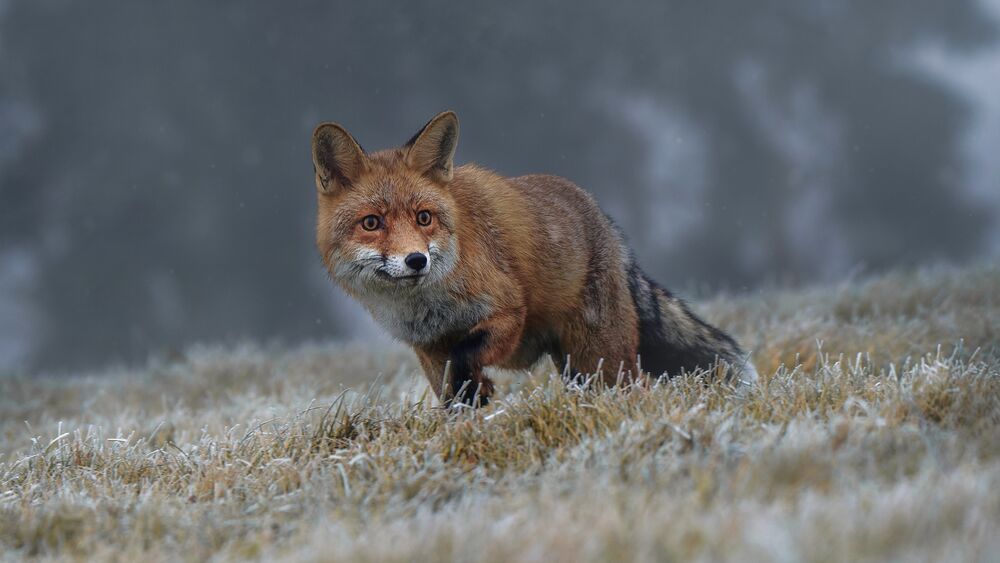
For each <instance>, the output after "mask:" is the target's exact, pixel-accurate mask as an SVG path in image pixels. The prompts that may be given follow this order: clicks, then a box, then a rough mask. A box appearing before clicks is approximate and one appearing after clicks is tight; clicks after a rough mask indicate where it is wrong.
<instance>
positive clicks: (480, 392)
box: [447, 377, 494, 407]
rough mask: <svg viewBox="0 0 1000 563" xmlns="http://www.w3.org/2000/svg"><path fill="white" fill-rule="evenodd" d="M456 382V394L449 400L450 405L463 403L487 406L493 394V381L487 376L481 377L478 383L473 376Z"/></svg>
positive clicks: (470, 405)
mask: <svg viewBox="0 0 1000 563" xmlns="http://www.w3.org/2000/svg"><path fill="white" fill-rule="evenodd" d="M455 383H456V384H457V385H455V394H454V395H453V396H452V398H451V399H450V400H448V401H447V404H448V406H454V405H456V404H462V405H465V406H469V407H485V406H486V405H488V404H489V402H490V398H491V397H492V396H493V391H494V389H493V382H492V381H490V379H489V378H487V377H482V378H480V381H479V382H478V383H477V382H476V381H475V380H474V379H471V378H470V379H466V380H465V381H462V382H461V383H459V382H457V381H456V382H455Z"/></svg>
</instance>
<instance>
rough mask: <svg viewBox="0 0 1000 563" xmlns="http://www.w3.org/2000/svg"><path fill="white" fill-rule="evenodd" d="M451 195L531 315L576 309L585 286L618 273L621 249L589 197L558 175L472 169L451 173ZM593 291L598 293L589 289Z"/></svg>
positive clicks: (622, 261) (622, 265)
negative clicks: (517, 286) (514, 280)
mask: <svg viewBox="0 0 1000 563" xmlns="http://www.w3.org/2000/svg"><path fill="white" fill-rule="evenodd" d="M455 178H456V180H457V181H456V185H457V186H462V187H459V188H458V189H456V190H455V191H454V192H453V193H454V195H455V197H456V200H457V202H458V204H459V206H460V207H462V208H464V209H466V210H468V211H467V214H469V215H473V216H476V215H478V216H476V217H475V219H474V221H473V222H474V223H475V224H476V225H477V226H478V230H479V232H478V233H476V238H479V239H481V244H483V246H484V251H487V252H494V253H500V254H502V255H503V256H504V257H505V258H506V260H507V261H508V262H509V263H510V265H511V267H512V268H513V269H514V270H515V271H514V272H512V273H514V274H515V275H516V276H517V277H518V278H519V281H520V283H521V284H522V285H523V286H524V287H525V289H526V294H525V297H526V300H527V305H528V308H529V314H530V313H533V312H535V313H539V314H545V315H548V314H560V313H564V312H565V313H570V312H572V311H575V312H576V313H577V314H578V313H579V311H580V299H581V294H582V293H583V292H584V291H586V289H587V286H588V284H590V285H591V286H593V285H594V284H595V283H600V280H603V279H606V278H607V275H608V274H609V273H612V272H610V270H617V271H616V272H614V273H615V274H617V273H618V271H620V272H621V273H622V275H624V269H625V263H626V260H627V250H625V248H624V245H623V243H622V240H621V237H620V236H619V234H618V233H617V231H616V230H615V228H614V227H613V225H612V224H611V222H610V220H609V219H608V218H607V217H606V216H605V215H604V213H603V212H602V211H601V209H600V208H599V207H598V205H597V203H596V202H595V201H594V199H593V198H592V197H591V196H590V195H589V194H588V193H587V192H585V191H584V190H583V189H581V188H580V187H578V186H577V185H576V184H574V183H573V182H570V181H569V180H567V179H565V178H561V177H559V176H553V175H546V174H532V175H527V176H517V177H513V178H502V177H499V176H496V175H494V174H493V173H491V172H487V171H484V170H482V169H480V168H478V167H476V166H472V165H468V166H462V167H459V168H458V169H456V171H455ZM594 290H595V291H599V288H594Z"/></svg>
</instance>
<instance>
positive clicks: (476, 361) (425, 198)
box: [313, 112, 640, 402]
mask: <svg viewBox="0 0 1000 563" xmlns="http://www.w3.org/2000/svg"><path fill="white" fill-rule="evenodd" d="M457 138H458V121H457V118H456V117H455V115H454V114H453V113H451V112H445V113H443V114H440V115H438V116H437V117H435V118H434V119H432V120H431V121H430V122H429V123H428V124H427V125H426V126H425V127H424V129H422V130H421V132H420V133H419V134H418V135H417V136H416V137H414V139H413V140H411V141H410V142H409V143H407V145H405V146H403V147H401V148H396V149H390V150H385V151H380V152H376V153H372V154H367V153H365V152H364V151H363V150H362V149H361V148H360V145H358V144H357V143H356V142H355V141H354V139H353V138H352V137H351V136H350V135H349V134H348V133H347V131H346V130H344V129H343V128H342V127H340V126H338V125H334V124H323V125H320V126H319V127H317V129H316V132H315V133H314V136H313V163H314V166H315V168H316V184H317V198H318V216H317V231H316V243H317V246H318V248H319V251H320V254H321V255H322V257H323V260H324V261H325V263H326V266H327V268H328V269H329V271H330V272H331V274H332V276H333V278H334V279H335V280H336V281H337V282H338V283H339V284H340V285H341V286H342V287H343V288H344V289H345V290H346V291H347V293H348V294H350V295H352V296H353V297H355V298H356V299H358V300H359V301H360V302H361V303H362V304H363V305H364V306H365V307H367V308H368V309H369V311H370V312H371V313H372V314H373V315H374V316H375V318H376V319H377V320H379V321H380V322H381V323H382V324H383V325H385V326H386V327H387V328H388V329H389V330H390V332H392V333H393V334H394V335H395V336H397V337H398V338H401V339H402V340H404V341H407V342H408V343H409V344H411V345H412V346H413V348H414V349H415V351H416V353H417V355H418V357H419V358H420V361H421V364H422V366H423V368H424V371H425V374H426V376H427V378H428V380H429V382H430V384H431V387H432V389H433V390H434V392H435V393H436V394H437V395H438V397H440V398H441V399H442V400H444V401H446V402H448V401H451V400H453V399H455V398H456V397H455V393H456V392H458V391H459V387H461V386H463V385H464V386H466V390H465V392H464V393H463V395H462V396H461V397H460V399H461V400H463V401H466V402H472V400H473V396H474V394H475V393H477V392H478V397H479V398H480V399H482V400H485V399H488V398H489V396H490V395H491V394H492V392H493V385H492V383H491V382H490V380H489V379H488V378H487V377H486V376H485V375H484V374H483V368H484V367H486V366H498V367H502V368H527V367H530V366H531V365H532V364H534V363H535V362H536V361H538V360H539V359H540V358H541V357H543V356H544V355H546V354H549V355H552V356H553V357H554V359H555V360H556V361H557V362H562V361H563V360H564V359H566V358H567V357H568V358H569V362H570V368H571V372H572V373H593V372H594V371H595V370H596V369H597V368H598V366H599V365H600V364H601V361H602V360H603V365H604V366H605V368H604V370H603V377H604V378H605V379H606V380H607V381H608V382H609V383H614V380H615V378H616V377H617V375H618V367H619V365H624V366H625V369H626V370H633V369H635V366H636V360H637V352H638V347H639V340H640V328H639V327H640V322H639V311H637V307H636V303H635V301H634V298H633V295H632V293H631V292H630V285H629V284H630V279H629V275H630V273H629V272H630V269H629V268H630V264H631V256H630V253H629V250H628V248H627V246H626V245H625V244H624V241H623V240H622V238H621V236H620V235H619V234H618V232H617V231H616V230H615V228H614V227H613V225H612V224H611V223H610V221H609V220H608V219H607V218H606V216H605V215H604V214H603V213H602V212H601V211H600V209H599V208H598V206H597V204H596V203H595V202H594V200H593V199H592V198H591V197H590V196H589V195H588V194H587V193H586V192H584V191H583V190H581V189H580V188H579V187H577V186H576V185H574V184H573V183H571V182H569V181H568V180H565V179H562V178H558V177H555V176H546V175H532V176H522V177H517V178H504V177H501V176H499V175H497V174H495V173H493V172H490V171H488V170H485V169H482V168H479V167H477V166H474V165H465V166H460V167H454V165H453V163H452V159H453V155H454V152H455V145H456V143H457ZM421 212H429V213H430V215H431V217H432V220H431V222H430V224H428V225H421V224H419V223H418V220H419V217H418V214H420V213H421ZM369 216H375V217H377V218H378V224H379V227H378V228H377V229H375V230H368V229H366V228H365V221H366V218H367V217H369ZM368 221H369V222H370V223H369V226H370V225H371V224H374V222H372V221H371V220H370V219H368ZM413 253H417V254H425V255H427V256H428V257H429V258H428V259H429V262H430V264H429V266H428V268H427V272H426V273H425V274H419V273H413V272H414V271H413V270H412V269H410V268H408V267H407V266H405V264H404V262H405V257H406V256H409V255H411V254H413Z"/></svg>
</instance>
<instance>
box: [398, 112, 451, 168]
mask: <svg viewBox="0 0 1000 563" xmlns="http://www.w3.org/2000/svg"><path fill="white" fill-rule="evenodd" d="M457 146H458V116H456V115H455V112H453V111H446V112H442V113H439V114H437V115H436V116H435V117H434V119H432V120H430V121H428V122H427V125H424V128H423V129H421V130H420V131H418V132H417V134H416V135H414V136H413V138H411V139H410V140H409V141H408V142H407V143H406V145H404V146H403V148H404V149H406V163H407V164H408V165H410V166H411V167H413V168H415V169H416V170H419V171H420V172H421V173H423V174H427V175H429V176H431V177H433V178H437V179H439V180H441V181H444V182H448V181H450V180H451V178H452V176H454V173H455V163H454V159H455V147H457Z"/></svg>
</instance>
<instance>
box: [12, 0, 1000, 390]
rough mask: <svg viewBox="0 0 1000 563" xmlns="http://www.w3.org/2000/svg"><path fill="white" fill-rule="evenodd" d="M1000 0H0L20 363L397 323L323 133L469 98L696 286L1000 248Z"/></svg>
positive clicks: (395, 124) (467, 114)
mask: <svg viewBox="0 0 1000 563" xmlns="http://www.w3.org/2000/svg"><path fill="white" fill-rule="evenodd" d="M998 32H1000V0H989V1H988V2H985V1H982V2H981V1H973V0H953V1H950V2H940V1H933V0H905V1H904V0H886V1H884V2H877V3H873V2H862V1H856V2H846V1H845V2H836V1H830V0H803V1H797V2H728V3H708V2H701V3H696V2H680V1H651V2H624V3H605V2H594V1H591V0H583V1H578V2H564V3H555V2H504V3H497V2H477V1H467V2H460V3H445V2H420V3H417V2H396V3H385V2H363V3H362V2H351V3H348V2H332V3H331V2H296V3H282V4H279V3H263V2H211V3H209V2H192V1H187V2H183V1H175V2H169V3H163V2H158V3H157V2H138V1H137V2H126V3H123V2H110V1H107V0H90V1H87V2H84V1H82V0H79V1H66V0H58V1H57V0H31V1H22V2H17V1H11V0H8V1H6V2H4V1H3V0H0V371H10V370H54V371H66V372H69V371H73V370H80V369H87V368H90V367H96V366H101V365H105V364H108V363H113V362H137V361H143V360H144V359H145V358H146V357H148V356H149V355H150V354H169V353H171V352H172V351H173V350H176V349H180V348H182V347H184V346H186V345H188V344H190V343H194V342H227V341H233V340H238V339H253V340H258V341H279V342H289V343H290V342H298V341H301V340H304V339H329V338H349V337H356V336H359V335H372V334H376V333H377V331H376V330H375V329H373V328H372V326H371V324H370V322H369V321H368V320H367V319H366V318H365V317H364V316H363V315H360V314H359V313H358V309H357V308H356V307H355V306H354V305H352V304H351V303H349V302H348V301H347V300H346V298H344V297H342V296H341V295H340V294H339V293H338V290H336V289H335V288H334V287H333V285H332V284H331V283H330V282H329V280H328V279H327V277H326V274H325V272H324V270H323V268H322V265H321V263H320V260H319V257H318V254H317V252H316V249H315V247H314V243H313V240H314V235H313V220H314V218H313V214H314V205H315V196H314V187H313V180H312V168H311V164H310V158H309V140H310V133H311V131H312V128H313V127H314V126H315V125H316V124H317V123H318V122H320V121H337V122H340V123H342V124H343V125H345V126H346V127H347V128H348V129H349V130H350V131H351V132H352V133H353V134H354V135H355V136H356V137H357V139H358V140H359V141H360V142H361V144H362V145H364V146H365V148H367V149H369V150H373V149H380V148H385V147H390V146H395V145H399V144H401V143H403V142H404V141H405V140H406V139H408V138H409V137H410V136H411V135H412V134H413V133H414V132H415V131H416V130H417V129H419V128H420V126H421V125H423V123H424V122H426V121H427V119H429V118H430V117H431V116H433V115H434V114H435V113H437V112H439V111H441V110H444V109H453V110H455V111H456V112H457V113H458V115H459V118H460V120H461V126H462V134H461V140H460V143H459V147H458V154H457V157H456V160H457V162H458V163H467V162H476V163H478V164H480V165H483V166H486V167H489V168H493V169H495V170H497V171H499V172H501V173H504V174H508V175H517V174H524V173H532V172H547V173H554V174H559V175H563V176H566V177H568V178H570V179H572V180H573V181H575V182H576V183H578V184H580V185H581V186H583V187H584V188H586V189H587V190H589V191H590V192H591V193H593V194H594V195H595V196H596V197H597V199H598V200H599V201H600V203H601V205H602V206H603V207H604V208H605V210H606V211H608V212H609V213H610V214H611V215H612V217H613V218H614V219H615V220H616V222H618V224H619V225H620V226H621V227H622V229H623V230H624V231H625V233H626V234H627V235H628V237H629V239H630V240H631V242H632V243H633V245H634V246H635V248H636V250H637V253H638V255H639V258H640V261H641V263H642V264H643V265H644V267H645V269H646V270H647V271H648V272H649V273H650V274H652V275H654V276H655V277H657V278H658V279H659V280H661V281H662V282H664V283H665V284H667V285H670V286H673V287H677V288H681V289H682V290H683V293H685V294H686V295H689V296H690V295H696V294H707V293H711V292H715V291H723V290H725V291H731V292H748V293H750V294H753V292H754V291H755V290H756V289H758V288H760V287H763V286H766V285H769V284H790V285H798V284H808V283H817V282H829V281H835V280H839V279H844V278H846V277H848V276H851V275H857V274H858V273H859V272H872V271H880V270H884V269H887V268H893V267H912V266H915V265H919V264H924V263H933V262H939V261H949V262H969V261H974V260H981V259H986V258H988V257H995V256H997V255H1000V186H998V180H997V178H1000V160H998V159H997V157H996V155H998V154H1000V96H998V95H997V94H996V93H997V92H998V91H1000V33H998Z"/></svg>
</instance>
